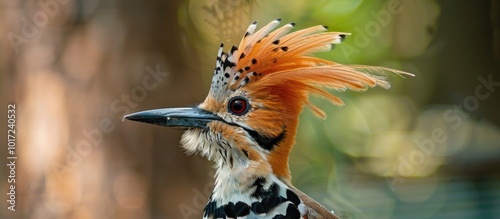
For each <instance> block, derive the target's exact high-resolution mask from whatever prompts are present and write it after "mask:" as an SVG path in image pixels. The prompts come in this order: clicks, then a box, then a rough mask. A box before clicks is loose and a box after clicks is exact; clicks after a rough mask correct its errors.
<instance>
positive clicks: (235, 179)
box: [124, 19, 407, 219]
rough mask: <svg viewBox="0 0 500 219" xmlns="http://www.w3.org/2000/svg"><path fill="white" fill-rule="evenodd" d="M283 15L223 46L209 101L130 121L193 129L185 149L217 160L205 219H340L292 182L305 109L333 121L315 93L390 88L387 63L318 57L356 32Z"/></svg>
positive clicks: (184, 139) (187, 133)
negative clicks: (298, 25) (284, 20)
mask: <svg viewBox="0 0 500 219" xmlns="http://www.w3.org/2000/svg"><path fill="white" fill-rule="evenodd" d="M279 23H280V19H276V20H273V21H272V22H270V23H269V24H267V25H265V26H264V27H262V28H261V29H260V30H258V31H256V27H257V22H254V23H252V24H251V25H250V26H249V27H248V29H247V31H246V33H245V34H244V36H243V39H242V40H241V42H240V44H239V46H238V47H236V46H233V47H232V49H231V50H230V51H229V52H228V53H225V52H223V47H224V45H223V44H222V45H221V46H220V49H219V51H218V54H217V61H216V64H215V70H214V73H213V78H212V84H211V87H210V91H209V93H208V96H207V97H206V99H205V100H204V101H203V102H202V103H201V104H199V105H197V106H195V107H192V108H166V109H156V110H148V111H142V112H137V113H133V114H130V115H126V116H125V117H124V119H128V120H133V121H139V122H145V123H151V124H156V125H162V126H167V127H181V128H184V129H186V131H185V132H184V134H183V135H182V138H181V146H182V147H183V148H184V149H185V150H186V151H187V152H188V153H189V154H194V153H198V154H201V155H202V156H204V157H206V158H207V159H208V160H210V161H213V162H214V163H215V165H214V168H215V170H216V175H215V187H214V189H213V192H212V195H211V196H210V199H209V200H208V203H207V205H206V207H205V209H204V213H203V218H270V219H271V218H273V219H275V218H304V219H314V218H338V217H337V216H336V215H335V214H333V212H332V211H331V210H328V209H326V208H325V207H323V206H322V205H321V204H319V203H318V202H316V201H314V200H313V199H312V198H310V197H308V196H307V195H306V194H304V193H303V192H301V191H300V190H298V189H297V188H295V187H294V186H293V185H292V183H291V177H290V170H289V167H288V158H289V154H290V151H291V150H292V147H293V145H294V143H295V135H296V129H297V125H298V117H299V114H300V113H301V111H302V109H303V108H304V107H309V108H310V109H311V110H312V112H313V113H314V114H315V115H316V116H318V117H320V118H325V116H326V115H325V113H324V112H323V111H322V110H321V109H319V108H318V107H316V106H315V105H313V104H312V103H311V102H310V101H309V99H308V97H309V95H317V96H320V97H323V98H326V99H327V100H329V101H330V102H332V103H333V104H335V105H343V102H342V100H341V99H340V98H338V97H337V96H334V95H333V94H331V93H330V92H328V90H327V89H333V90H337V91H344V90H347V89H349V90H353V91H364V90H366V89H367V88H370V87H375V86H380V87H383V88H389V83H388V82H387V81H386V78H385V77H384V76H383V74H381V73H383V72H393V73H396V74H400V75H401V74H407V73H405V72H402V71H397V70H392V69H388V68H383V67H371V66H363V65H349V66H348V65H342V64H338V63H335V62H332V61H328V60H325V59H320V58H315V57H312V56H310V55H311V54H312V53H316V52H322V51H329V50H331V49H332V45H333V44H340V43H341V42H342V41H343V40H344V38H345V37H346V36H347V35H350V34H349V33H341V32H325V31H326V27H325V26H315V27H311V28H307V29H303V30H298V31H295V32H291V33H290V30H291V29H292V28H293V27H294V23H289V24H286V25H284V26H282V27H280V28H277V29H276V27H277V26H278V24H279Z"/></svg>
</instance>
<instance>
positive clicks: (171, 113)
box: [123, 107, 223, 128]
mask: <svg viewBox="0 0 500 219" xmlns="http://www.w3.org/2000/svg"><path fill="white" fill-rule="evenodd" d="M123 119H128V120H132V121H138V122H144V123H151V124H155V125H162V126H167V127H183V128H205V127H206V126H207V123H209V122H211V121H223V120H222V118H220V117H219V116H217V115H215V114H213V113H211V112H209V111H206V110H203V109H200V108H198V107H193V108H166V109H155V110H146V111H142V112H137V113H132V114H128V115H126V116H124V117H123Z"/></svg>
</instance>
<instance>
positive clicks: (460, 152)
mask: <svg viewBox="0 0 500 219" xmlns="http://www.w3.org/2000/svg"><path fill="white" fill-rule="evenodd" d="M499 12H500V1H498V0H489V1H488V0H485V1H468V0H455V1H444V0H442V1H435V0H378V1H370V0H315V1H306V0H297V1H261V0H239V1H236V0H235V1H231V0H210V1H203V0H191V1H182V0H169V1H151V0H146V1H137V0H134V1H133V0H114V1H113V0H85V1H83V0H79V1H73V0H20V1H11V0H3V1H1V3H0V15H1V17H2V18H1V19H0V34H1V36H2V38H1V40H0V51H1V52H0V66H1V68H0V75H1V78H2V80H1V82H0V83H1V84H2V87H1V94H0V95H1V99H2V102H3V103H2V106H1V110H0V112H1V118H6V117H7V112H6V110H7V103H15V104H16V106H17V126H16V128H17V151H16V152H17V155H18V160H17V166H16V212H11V211H9V210H7V206H8V203H6V202H5V201H3V203H4V204H2V207H1V208H0V217H1V218H201V217H202V214H201V212H202V210H203V207H204V205H205V203H206V201H207V199H208V196H209V195H210V192H211V189H212V183H213V174H214V171H213V170H212V169H211V163H209V162H208V161H206V160H205V159H204V158H201V157H199V156H193V157H187V156H185V155H184V154H183V152H182V150H181V149H180V148H179V147H178V145H179V143H178V142H179V138H180V134H181V131H179V130H171V129H167V128H162V127H159V126H152V125H145V124H140V123H132V122H124V123H122V121H121V119H122V117H123V115H125V114H127V113H130V112H135V111H140V110H145V109H153V108H163V107H175V106H185V105H195V104H197V103H199V102H201V101H202V100H203V99H204V97H205V95H206V94H207V92H208V89H209V84H210V80H211V76H212V69H213V66H214V63H215V57H216V51H217V48H218V46H219V44H220V43H221V42H225V45H226V48H227V49H229V48H230V45H231V44H237V43H238V41H239V39H240V38H241V36H242V34H243V33H244V30H245V29H246V27H247V26H248V24H250V23H251V22H252V21H254V20H257V21H259V24H260V26H262V25H263V24H265V23H267V22H269V21H271V20H272V19H274V18H278V17H281V18H282V19H283V22H284V23H288V22H292V21H293V22H296V24H297V26H296V28H295V29H300V28H305V27H309V26H313V25H318V24H323V25H327V26H328V27H329V29H330V30H333V31H343V32H351V33H352V36H350V37H348V38H347V40H346V41H344V43H343V44H342V45H338V46H337V47H336V48H335V50H333V51H331V52H327V53H321V54H318V56H319V57H322V58H327V59H330V60H334V61H336V62H339V63H343V64H364V65H377V66H386V67H391V68H395V69H400V70H403V71H407V72H411V73H414V74H415V75H416V76H415V77H407V78H401V77H397V76H393V77H390V81H391V83H392V88H391V89H390V90H384V89H379V88H376V89H371V90H369V91H367V92H365V93H354V92H344V93H338V95H339V96H340V97H342V98H343V100H344V101H345V103H346V105H345V106H344V107H335V106H331V105H329V104H328V103H326V102H323V101H322V100H317V99H314V98H313V101H314V102H315V103H317V104H318V105H319V106H321V107H322V108H323V109H324V110H325V111H326V112H327V114H328V118H327V119H326V120H319V119H317V118H315V117H314V116H313V115H312V113H311V112H310V111H308V110H307V109H306V110H305V111H304V113H303V114H302V115H301V120H300V121H301V122H300V126H299V131H298V133H299V136H298V137H297V144H296V146H295V148H294V151H293V152H292V155H291V159H290V160H291V162H290V167H291V171H292V176H293V183H294V184H295V185H296V186H297V187H298V188H299V189H301V190H303V191H304V192H305V193H306V194H309V195H310V196H311V197H313V198H315V199H316V200H318V201H319V202H320V203H323V204H324V205H325V206H326V207H328V208H332V209H334V210H335V211H336V212H337V213H338V214H339V215H341V216H342V218H408V219H409V218H500V208H499V206H500V129H499V126H500V94H499V93H498V92H499V91H500V75H499V72H500V71H499V67H500V16H499ZM1 121H6V120H5V119H2V120H1ZM0 127H1V128H0V130H2V131H1V132H2V133H5V132H6V126H5V125H1V126H0ZM5 137H6V135H5V134H3V135H2V138H1V139H4V140H2V142H6V140H5ZM2 145H4V143H2ZM0 151H1V155H2V156H1V158H0V159H2V163H3V164H5V163H7V159H6V157H7V145H6V144H5V147H4V148H3V149H1V150H0ZM1 175H2V179H1V180H0V188H1V191H3V193H4V194H5V193H7V192H8V186H9V184H8V183H7V177H8V175H9V173H8V169H7V168H6V165H1ZM2 199H7V195H4V196H2Z"/></svg>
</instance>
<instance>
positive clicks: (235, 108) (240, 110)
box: [227, 97, 250, 116]
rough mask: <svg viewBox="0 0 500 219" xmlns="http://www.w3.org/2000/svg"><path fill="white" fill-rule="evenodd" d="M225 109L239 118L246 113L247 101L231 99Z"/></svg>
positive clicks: (238, 98) (244, 99)
mask: <svg viewBox="0 0 500 219" xmlns="http://www.w3.org/2000/svg"><path fill="white" fill-rule="evenodd" d="M227 109H228V111H229V112H230V113H232V114H234V115H237V116H241V115H243V114H245V113H247V112H248V110H249V109H250V106H249V104H248V100H247V99H246V98H244V97H233V98H231V99H230V100H229V105H228V106H227Z"/></svg>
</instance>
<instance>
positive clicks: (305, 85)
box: [209, 19, 408, 118]
mask: <svg viewBox="0 0 500 219" xmlns="http://www.w3.org/2000/svg"><path fill="white" fill-rule="evenodd" d="M280 20H281V19H276V20H273V21H271V22H270V23H269V24H267V25H266V26H264V27H262V28H261V29H260V30H258V31H257V32H255V29H256V27H257V22H254V23H252V24H251V25H250V26H249V27H248V29H247V31H246V33H245V35H244V36H243V39H242V40H241V42H240V44H239V46H238V47H236V46H233V47H232V49H231V50H230V52H229V53H227V54H226V53H224V52H223V51H222V49H223V45H221V47H220V49H219V52H218V56H217V63H216V68H215V72H214V76H213V79H212V86H211V90H210V94H209V96H211V97H212V98H214V99H215V100H216V101H219V102H222V101H223V100H224V98H226V97H228V96H230V94H231V93H233V92H235V91H237V90H239V89H241V88H245V90H253V91H255V90H261V89H263V88H272V90H273V91H275V93H274V94H276V95H280V96H284V97H286V96H290V98H284V99H283V100H284V101H289V103H288V104H285V105H288V106H289V107H294V108H296V109H302V106H304V105H307V106H309V107H310V108H311V109H312V111H313V112H314V113H315V114H316V115H317V116H319V117H322V118H324V117H325V114H324V112H323V111H322V110H321V109H319V108H317V107H315V106H314V105H312V104H311V103H310V102H309V101H308V94H314V95H319V96H321V97H324V98H327V99H328V100H330V101H331V102H332V103H333V104H336V105H342V104H343V102H342V100H340V99H339V98H338V97H336V96H334V95H332V94H330V93H329V92H327V91H325V89H323V88H329V89H335V90H340V91H343V90H346V89H350V90H354V91H363V90H365V89H367V88H368V87H374V86H377V85H379V86H381V87H384V88H389V87H390V85H389V84H388V82H387V81H386V80H385V77H384V76H383V73H384V72H393V73H396V74H400V75H401V74H408V73H406V72H402V71H397V70H393V69H388V68H383V67H372V66H362V65H351V66H346V65H341V64H338V63H335V62H332V61H328V60H324V59H320V58H315V57H311V56H310V55H311V54H312V53H316V52H323V51H329V50H331V49H332V44H340V43H341V42H342V41H343V40H344V38H345V37H346V36H347V35H350V34H349V33H342V32H325V31H326V30H327V29H326V27H325V26H321V25H319V26H315V27H311V28H307V29H303V30H299V31H296V32H292V33H289V32H290V30H291V29H292V28H293V27H294V23H289V24H286V25H284V26H282V27H280V28H278V29H276V30H274V31H273V29H274V28H276V27H277V26H278V24H279V23H280ZM266 90H267V91H269V89H266ZM280 92H282V94H280ZM292 97H293V98H292Z"/></svg>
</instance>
